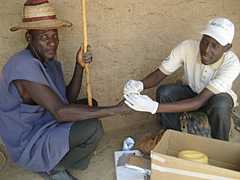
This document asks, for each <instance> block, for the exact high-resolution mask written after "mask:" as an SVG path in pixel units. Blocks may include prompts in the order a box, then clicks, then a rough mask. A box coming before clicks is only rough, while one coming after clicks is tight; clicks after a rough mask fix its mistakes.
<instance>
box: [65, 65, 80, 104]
mask: <svg viewBox="0 0 240 180" xmlns="http://www.w3.org/2000/svg"><path fill="white" fill-rule="evenodd" d="M82 76H83V68H82V67H81V66H80V65H79V64H76V65H75V68H74V73H73V77H72V79H71V81H70V83H69V85H68V86H67V88H66V96H67V99H68V101H69V102H70V103H72V102H74V101H76V99H77V97H78V95H79V92H80V89H81V86H82Z"/></svg>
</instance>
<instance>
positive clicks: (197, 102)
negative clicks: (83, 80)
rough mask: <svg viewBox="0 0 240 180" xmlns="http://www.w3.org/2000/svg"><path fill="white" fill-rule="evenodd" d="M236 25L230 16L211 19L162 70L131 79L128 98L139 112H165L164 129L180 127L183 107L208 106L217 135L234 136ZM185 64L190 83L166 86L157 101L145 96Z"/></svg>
mask: <svg viewBox="0 0 240 180" xmlns="http://www.w3.org/2000/svg"><path fill="white" fill-rule="evenodd" d="M233 37H234V25H233V23H232V22H231V21H229V20H228V19H226V18H215V19H213V20H211V21H210V22H209V24H208V26H207V28H206V29H205V30H204V31H203V32H202V38H201V40H200V42H199V41H196V40H187V41H184V42H182V43H180V44H179V45H178V46H177V47H176V48H174V49H173V50H172V52H171V54H170V55H169V56H168V57H167V58H166V59H164V60H163V61H162V63H161V65H160V66H159V68H158V69H157V70H155V71H154V72H152V73H150V74H149V75H148V76H146V77H145V78H144V79H143V80H141V81H135V80H129V81H128V82H127V83H126V84H125V87H124V94H125V98H126V101H125V103H126V104H127V105H128V106H129V107H131V108H132V109H134V110H136V111H145V112H151V113H152V114H155V113H159V115H158V116H159V120H160V125H161V128H163V129H174V130H180V128H181V127H180V120H179V115H180V112H190V111H195V110H201V111H204V112H205V113H206V114H207V116H208V120H209V124H210V126H211V136H212V137H213V138H217V139H222V140H228V138H229V137H228V136H229V131H230V123H231V121H230V117H231V111H232V108H233V106H234V105H236V100H237V96H236V94H235V93H234V92H233V91H232V90H231V89H232V84H233V81H234V80H235V79H236V78H237V77H238V75H239V71H240V64H239V59H238V57H237V56H236V55H235V54H234V53H233V52H232V51H230V48H231V47H232V40H233ZM181 66H183V68H184V84H181V85H179V84H170V85H161V86H159V88H158V89H157V93H156V96H157V97H156V99H157V102H156V101H153V100H152V99H150V98H149V97H148V96H146V95H140V92H141V91H142V90H143V89H148V88H152V87H154V86H156V85H158V84H159V83H160V82H161V81H162V80H163V79H164V78H165V77H167V76H168V75H170V74H172V73H173V72H175V71H176V70H177V69H178V68H180V67H181Z"/></svg>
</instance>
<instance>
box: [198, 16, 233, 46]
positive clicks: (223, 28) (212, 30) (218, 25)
mask: <svg viewBox="0 0 240 180" xmlns="http://www.w3.org/2000/svg"><path fill="white" fill-rule="evenodd" d="M201 34H205V35H208V36H210V37H212V38H214V39H215V40H216V41H218V42H219V43H220V44H221V45H222V46H226V45H227V44H231V43H232V41H233V37H234V24H233V23H232V22H231V21H230V20H228V19H226V18H222V17H218V18H214V19H212V20H210V21H209V23H208V25H207V27H206V29H205V30H204V31H202V32H201Z"/></svg>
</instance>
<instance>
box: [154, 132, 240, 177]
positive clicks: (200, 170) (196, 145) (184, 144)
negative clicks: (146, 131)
mask: <svg viewBox="0 0 240 180" xmlns="http://www.w3.org/2000/svg"><path fill="white" fill-rule="evenodd" d="M182 150H196V151H200V152H202V153H205V154H206V155H207V156H208V158H209V164H202V163H198V162H192V161H188V160H183V159H180V158H177V154H178V153H179V152H180V151H182ZM151 171H152V173H151V180H200V179H209V180H233V179H234V180H237V179H238V180H240V144H239V143H230V142H225V141H220V140H216V139H211V138H205V137H201V136H195V135H190V134H186V133H181V132H178V131H173V130H168V131H166V132H165V133H164V135H163V137H162V139H161V140H160V142H159V143H158V144H157V146H156V147H155V148H154V149H153V151H152V152H151Z"/></svg>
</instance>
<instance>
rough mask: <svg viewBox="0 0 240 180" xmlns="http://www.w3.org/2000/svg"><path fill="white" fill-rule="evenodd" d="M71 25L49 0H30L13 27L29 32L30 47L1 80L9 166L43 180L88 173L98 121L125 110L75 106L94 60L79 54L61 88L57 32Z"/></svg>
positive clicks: (1, 130) (0, 117) (0, 115)
mask: <svg viewBox="0 0 240 180" xmlns="http://www.w3.org/2000/svg"><path fill="white" fill-rule="evenodd" d="M69 26H71V23H69V22H67V21H63V20H58V19H56V15H55V12H54V9H53V8H52V7H51V6H50V5H49V2H48V1H47V0H28V1H27V2H26V3H25V5H24V19H23V23H21V24H20V25H18V26H16V27H13V28H11V30H12V31H16V30H19V29H23V30H27V32H26V40H27V42H28V46H27V48H26V49H24V50H22V51H20V52H18V53H17V54H15V55H14V56H12V57H11V58H10V59H9V61H8V62H7V64H6V65H5V66H4V68H3V71H2V74H1V76H0V93H1V96H0V124H1V125H0V135H1V137H2V139H3V141H4V144H5V145H6V148H7V151H8V153H9V155H10V157H11V158H12V159H13V161H15V162H16V163H17V164H18V165H20V166H22V167H24V168H26V169H29V170H31V171H34V172H41V173H40V174H42V175H44V177H45V179H56V180H57V179H66V180H68V179H75V178H74V177H72V176H71V175H70V174H69V173H68V172H67V171H66V169H69V168H81V169H84V168H86V167H87V166H88V162H89V158H90V156H91V154H92V153H93V152H94V150H95V148H96V146H97V143H98V142H99V140H100V138H101V136H102V135H103V128H102V124H101V121H100V120H99V119H96V118H100V117H106V116H110V115H115V114H116V113H122V112H125V111H127V110H128V109H129V108H128V107H127V106H125V105H124V103H120V104H118V105H116V106H111V107H102V108H101V107H88V106H87V105H81V104H76V103H78V102H79V101H77V97H78V95H79V92H80V88H81V83H82V73H83V69H84V64H85V63H89V62H91V59H92V56H91V53H89V52H87V53H86V54H84V55H83V53H82V50H81V49H80V50H79V51H78V54H77V57H76V65H75V69H74V73H73V77H72V79H71V82H70V83H69V85H68V86H67V87H65V83H64V78H63V72H62V68H61V64H60V62H59V61H57V60H56V59H55V57H56V52H57V48H58V43H59V40H58V28H60V27H69ZM81 102H83V101H80V103H81ZM83 103H84V102H83ZM85 104H86V102H85ZM94 104H95V105H96V102H94Z"/></svg>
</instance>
